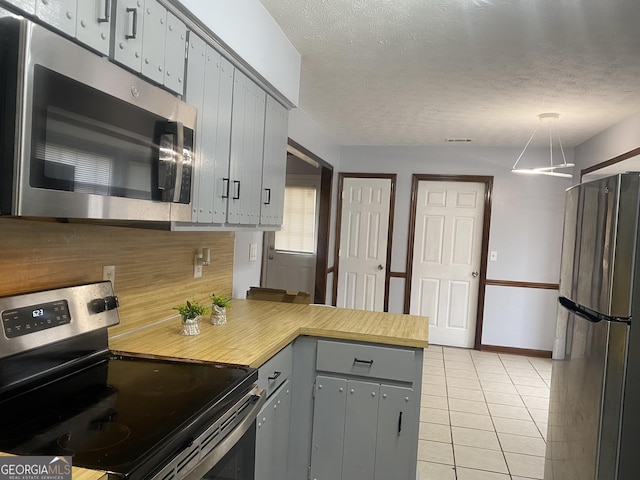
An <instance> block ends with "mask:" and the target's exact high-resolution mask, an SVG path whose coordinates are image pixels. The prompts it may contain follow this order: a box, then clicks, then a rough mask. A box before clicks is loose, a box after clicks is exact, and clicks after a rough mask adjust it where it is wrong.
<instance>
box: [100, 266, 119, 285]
mask: <svg viewBox="0 0 640 480" xmlns="http://www.w3.org/2000/svg"><path fill="white" fill-rule="evenodd" d="M102 280H110V281H111V285H115V283H116V266H115V265H105V266H104V267H102Z"/></svg>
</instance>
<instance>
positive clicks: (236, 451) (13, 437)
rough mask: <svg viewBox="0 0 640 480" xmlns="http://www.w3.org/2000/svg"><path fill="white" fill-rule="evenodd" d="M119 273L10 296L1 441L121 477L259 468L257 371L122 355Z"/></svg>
mask: <svg viewBox="0 0 640 480" xmlns="http://www.w3.org/2000/svg"><path fill="white" fill-rule="evenodd" d="M117 307H118V299H117V298H116V297H115V296H114V294H113V289H112V286H111V283H110V282H100V283H95V284H89V285H81V286H75V287H69V288H62V289H56V290H49V291H45V292H35V293H28V294H23V295H17V296H12V297H4V298H0V313H1V318H2V332H1V334H0V425H1V426H2V427H1V428H0V451H1V452H7V453H13V454H17V455H70V456H72V457H73V465H74V466H79V467H85V468H89V469H97V470H103V471H106V472H108V473H109V476H110V477H113V478H126V479H131V480H139V479H158V480H171V479H185V478H188V479H190V480H191V479H199V478H203V477H206V478H209V479H239V480H240V479H242V480H253V478H254V455H255V417H256V414H257V412H258V410H259V409H260V407H261V406H262V404H263V403H264V397H263V393H264V392H262V391H259V390H258V388H257V387H256V386H255V382H256V380H257V371H256V370H255V369H251V368H245V367H240V366H234V365H224V364H213V363H205V362H191V361H184V360H175V361H174V360H170V359H155V358H143V357H139V356H127V355H120V354H116V353H114V352H111V351H110V350H109V348H108V337H107V328H108V327H109V326H111V325H115V324H117V323H118V322H119V317H118V313H117Z"/></svg>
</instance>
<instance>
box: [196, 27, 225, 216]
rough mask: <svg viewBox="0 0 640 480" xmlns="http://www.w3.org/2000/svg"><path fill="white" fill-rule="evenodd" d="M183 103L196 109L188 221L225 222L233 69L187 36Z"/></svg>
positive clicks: (204, 44)
mask: <svg viewBox="0 0 640 480" xmlns="http://www.w3.org/2000/svg"><path fill="white" fill-rule="evenodd" d="M187 78H188V82H187V86H186V101H187V102H188V103H190V104H191V105H194V106H196V107H197V108H198V126H197V132H196V168H195V171H196V172H197V178H195V179H194V191H193V201H192V204H193V215H192V221H193V222H194V223H198V224H211V223H224V222H225V221H226V219H227V194H228V188H229V149H230V138H231V102H232V96H233V66H232V65H231V64H230V63H229V62H228V61H227V60H226V59H224V58H223V57H222V56H221V55H220V54H219V53H218V52H216V51H215V49H214V48H213V47H211V46H210V45H208V44H207V43H206V42H205V41H204V40H202V39H201V38H199V37H197V36H196V35H194V34H193V33H192V32H190V33H189V61H188V63H187Z"/></svg>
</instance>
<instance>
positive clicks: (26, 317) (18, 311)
mask: <svg viewBox="0 0 640 480" xmlns="http://www.w3.org/2000/svg"><path fill="white" fill-rule="evenodd" d="M69 322H71V314H70V313H69V304H68V303H67V301H66V300H58V301H55V302H48V303H41V304H38V305H31V306H27V307H20V308H15V309H12V310H5V311H3V312H2V328H3V329H4V334H5V335H6V336H7V338H15V337H20V336H22V335H27V334H29V333H33V332H39V331H41V330H46V329H48V328H53V327H57V326H59V325H64V324H66V323H69Z"/></svg>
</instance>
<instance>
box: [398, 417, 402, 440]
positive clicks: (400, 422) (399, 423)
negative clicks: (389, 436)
mask: <svg viewBox="0 0 640 480" xmlns="http://www.w3.org/2000/svg"><path fill="white" fill-rule="evenodd" d="M400 432H402V412H400V415H398V435H400Z"/></svg>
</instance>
